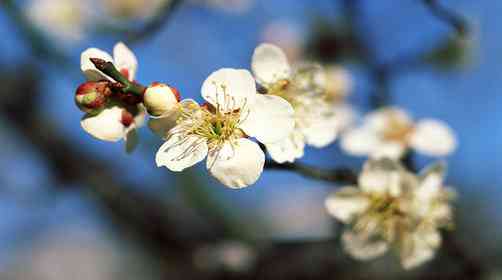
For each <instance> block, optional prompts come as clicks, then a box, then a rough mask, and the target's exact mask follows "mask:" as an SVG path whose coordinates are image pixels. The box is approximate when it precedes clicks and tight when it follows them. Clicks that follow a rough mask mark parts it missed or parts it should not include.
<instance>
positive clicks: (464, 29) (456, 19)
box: [422, 0, 469, 36]
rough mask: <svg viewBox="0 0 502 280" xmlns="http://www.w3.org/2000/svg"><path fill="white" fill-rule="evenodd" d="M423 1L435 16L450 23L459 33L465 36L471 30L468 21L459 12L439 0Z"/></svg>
mask: <svg viewBox="0 0 502 280" xmlns="http://www.w3.org/2000/svg"><path fill="white" fill-rule="evenodd" d="M422 2H423V3H424V5H425V6H426V7H427V8H428V9H429V11H430V12H431V13H432V14H433V15H434V16H435V17H437V18H438V19H439V20H441V21H443V22H445V23H446V24H448V25H450V26H451V27H452V28H453V29H454V30H455V31H456V32H457V34H458V35H460V36H463V35H466V34H467V33H468V32H469V28H468V27H469V25H468V24H467V21H466V20H465V19H464V18H463V17H462V16H460V15H459V14H456V13H455V12H453V11H451V10H449V9H447V8H445V7H444V6H442V5H441V4H439V1H438V0H422Z"/></svg>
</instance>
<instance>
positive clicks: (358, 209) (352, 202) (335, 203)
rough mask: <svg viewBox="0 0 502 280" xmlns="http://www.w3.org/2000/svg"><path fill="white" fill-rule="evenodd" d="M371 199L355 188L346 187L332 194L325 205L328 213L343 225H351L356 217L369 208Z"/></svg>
mask: <svg viewBox="0 0 502 280" xmlns="http://www.w3.org/2000/svg"><path fill="white" fill-rule="evenodd" d="M369 203H370V201H369V199H368V197H367V196H365V195H363V194H362V193H361V191H360V190H359V189H357V188H355V187H344V188H341V189H340V190H338V191H336V192H334V193H332V194H330V195H329V196H328V198H327V199H326V201H325V203H324V205H325V206H326V209H327V210H328V212H329V213H330V214H331V215H332V216H333V217H335V218H337V219H338V220H340V221H341V222H343V223H350V222H351V221H352V220H353V219H354V217H355V216H356V215H358V214H360V213H362V212H364V211H365V210H366V209H367V208H368V206H369Z"/></svg>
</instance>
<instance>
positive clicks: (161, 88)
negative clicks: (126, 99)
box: [143, 83, 180, 117]
mask: <svg viewBox="0 0 502 280" xmlns="http://www.w3.org/2000/svg"><path fill="white" fill-rule="evenodd" d="M179 101H180V94H179V92H178V90H177V89H175V88H173V87H170V86H168V85H166V84H162V83H152V84H151V85H150V86H149V87H148V88H147V89H146V91H145V94H144V96H143V104H144V105H145V107H146V110H147V111H148V113H149V114H150V115H152V116H155V117H158V116H162V115H164V114H166V113H168V112H170V111H172V110H173V109H175V108H176V105H177V103H178V102H179Z"/></svg>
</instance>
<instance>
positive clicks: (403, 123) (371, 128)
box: [341, 107, 457, 159]
mask: <svg viewBox="0 0 502 280" xmlns="http://www.w3.org/2000/svg"><path fill="white" fill-rule="evenodd" d="M456 146H457V141H456V137H455V134H454V133H453V131H452V130H451V128H450V127H449V126H448V125H447V124H446V123H444V122H442V121H439V120H435V119H421V120H419V121H417V122H414V121H413V120H412V119H411V117H410V116H409V115H408V113H406V112H405V111H404V110H402V109H399V108H396V107H386V108H383V109H380V110H377V111H375V112H373V113H370V114H368V115H367V116H366V117H365V119H364V120H363V124H362V125H361V126H360V127H357V128H354V129H351V130H349V131H347V133H346V134H344V135H343V136H342V141H341V147H342V149H343V150H344V151H346V152H347V153H349V154H351V155H356V156H362V155H369V156H370V157H373V158H381V157H388V158H393V159H397V158H400V157H402V156H403V155H404V154H405V152H406V151H407V150H408V149H414V150H415V151H417V152H419V153H422V154H424V155H428V156H447V155H449V154H450V153H452V152H453V151H454V150H455V148H456Z"/></svg>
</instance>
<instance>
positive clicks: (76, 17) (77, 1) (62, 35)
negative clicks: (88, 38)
mask: <svg viewBox="0 0 502 280" xmlns="http://www.w3.org/2000/svg"><path fill="white" fill-rule="evenodd" d="M90 5H91V3H89V1H88V0H31V1H29V2H28V3H27V7H26V9H25V10H26V15H27V17H28V19H29V20H30V21H32V22H33V23H34V24H35V25H36V26H37V27H38V28H40V29H41V30H42V31H44V32H46V33H47V34H48V35H50V36H51V37H54V38H57V39H62V40H64V41H67V42H75V41H79V40H81V39H82V38H83V37H85V35H86V31H87V30H86V29H87V27H88V25H89V24H90V23H92V22H93V17H92V15H91V13H90V12H89V11H91V8H90Z"/></svg>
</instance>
